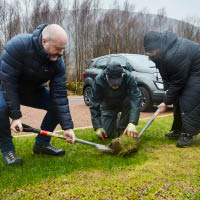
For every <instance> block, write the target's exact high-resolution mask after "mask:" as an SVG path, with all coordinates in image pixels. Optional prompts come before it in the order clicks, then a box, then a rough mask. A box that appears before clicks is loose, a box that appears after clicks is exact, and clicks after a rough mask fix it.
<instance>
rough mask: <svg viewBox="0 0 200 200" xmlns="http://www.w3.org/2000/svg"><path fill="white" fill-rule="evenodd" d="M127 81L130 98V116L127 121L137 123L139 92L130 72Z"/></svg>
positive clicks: (139, 106) (139, 102)
mask: <svg viewBox="0 0 200 200" xmlns="http://www.w3.org/2000/svg"><path fill="white" fill-rule="evenodd" d="M127 83H128V96H129V98H130V116H129V122H131V123H134V124H135V125H137V124H138V120H139V117H140V108H141V101H142V98H141V92H140V90H139V88H138V86H137V83H136V81H135V78H134V76H133V74H132V73H131V74H130V75H129V77H128V80H127Z"/></svg>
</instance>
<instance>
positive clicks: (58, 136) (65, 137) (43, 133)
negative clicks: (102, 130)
mask: <svg viewBox="0 0 200 200" xmlns="http://www.w3.org/2000/svg"><path fill="white" fill-rule="evenodd" d="M40 134H41V135H46V136H50V137H56V138H62V139H67V138H69V137H67V136H64V135H61V134H58V133H54V132H49V131H43V130H41V132H40ZM75 142H79V143H82V144H87V145H91V146H94V147H96V148H97V149H98V150H110V148H109V147H107V146H105V145H102V144H96V143H93V142H89V141H86V140H82V139H79V138H75Z"/></svg>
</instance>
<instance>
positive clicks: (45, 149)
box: [33, 144, 65, 156]
mask: <svg viewBox="0 0 200 200" xmlns="http://www.w3.org/2000/svg"><path fill="white" fill-rule="evenodd" d="M33 153H35V154H47V155H51V156H61V155H65V150H64V149H57V148H56V147H54V146H53V145H51V144H43V145H39V144H35V145H34V147H33Z"/></svg>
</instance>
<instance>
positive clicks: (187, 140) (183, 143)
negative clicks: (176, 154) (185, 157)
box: [176, 133, 192, 147]
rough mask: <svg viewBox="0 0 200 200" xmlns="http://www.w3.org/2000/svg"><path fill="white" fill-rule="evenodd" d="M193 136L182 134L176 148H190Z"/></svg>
mask: <svg viewBox="0 0 200 200" xmlns="http://www.w3.org/2000/svg"><path fill="white" fill-rule="evenodd" d="M191 140H192V136H191V135H190V134H187V133H181V136H180V138H179V139H178V141H177V143H176V146H177V147H189V146H190V144H191Z"/></svg>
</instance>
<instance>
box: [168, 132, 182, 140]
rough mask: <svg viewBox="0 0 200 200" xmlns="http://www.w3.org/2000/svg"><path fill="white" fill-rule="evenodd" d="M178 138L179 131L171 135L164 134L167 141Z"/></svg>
mask: <svg viewBox="0 0 200 200" xmlns="http://www.w3.org/2000/svg"><path fill="white" fill-rule="evenodd" d="M180 136H181V132H180V131H173V132H171V133H166V134H165V137H166V138H168V139H179V137H180Z"/></svg>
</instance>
